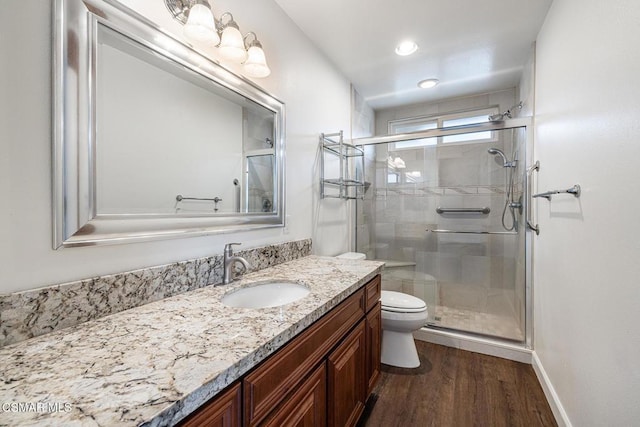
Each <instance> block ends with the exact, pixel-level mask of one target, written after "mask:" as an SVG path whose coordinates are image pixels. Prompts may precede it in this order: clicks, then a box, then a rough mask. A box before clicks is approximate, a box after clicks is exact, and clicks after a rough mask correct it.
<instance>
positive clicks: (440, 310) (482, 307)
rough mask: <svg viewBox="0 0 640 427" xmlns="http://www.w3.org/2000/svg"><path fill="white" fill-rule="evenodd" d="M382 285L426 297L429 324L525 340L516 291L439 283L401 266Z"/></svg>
mask: <svg viewBox="0 0 640 427" xmlns="http://www.w3.org/2000/svg"><path fill="white" fill-rule="evenodd" d="M382 288H383V289H385V290H390V291H398V292H404V293H407V294H410V295H414V296H416V297H418V298H420V299H422V300H424V301H425V302H426V303H427V309H428V311H429V319H428V320H427V325H428V326H436V327H441V328H447V329H455V330H458V331H462V332H472V333H476V334H482V335H488V336H492V337H498V338H503V339H508V340H514V341H524V338H525V336H524V331H523V328H522V327H521V326H520V325H521V322H522V321H521V315H519V314H518V313H517V312H516V310H515V307H516V300H517V298H516V297H515V292H514V291H513V290H507V289H496V288H490V287H489V288H487V287H484V286H479V285H472V284H461V283H452V282H438V281H437V280H435V279H434V278H433V276H430V275H424V274H419V273H417V274H416V273H415V272H413V271H399V270H397V269H389V270H386V271H385V272H384V273H383V278H382Z"/></svg>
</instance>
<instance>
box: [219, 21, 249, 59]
mask: <svg viewBox="0 0 640 427" xmlns="http://www.w3.org/2000/svg"><path fill="white" fill-rule="evenodd" d="M225 17H227V18H229V20H228V21H227V23H226V24H222V25H221V26H220V28H221V30H222V35H221V36H220V45H219V46H218V48H220V55H221V56H222V57H223V58H224V59H227V60H229V61H233V62H242V61H244V60H245V59H247V51H246V49H245V47H244V41H243V40H242V33H240V28H239V27H238V24H236V21H234V20H233V15H232V14H230V13H229V12H225V13H223V14H222V16H221V17H220V21H219V22H220V23H222V20H223V19H224V18H225Z"/></svg>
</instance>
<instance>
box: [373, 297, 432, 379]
mask: <svg viewBox="0 0 640 427" xmlns="http://www.w3.org/2000/svg"><path fill="white" fill-rule="evenodd" d="M381 302H382V363H384V364H385V365H391V366H397V367H400V368H417V367H418V366H420V358H419V357H418V350H417V349H416V343H415V341H414V340H413V332H414V331H417V330H418V329H420V328H421V327H422V326H424V324H425V323H426V322H427V316H428V313H427V305H426V304H425V302H424V301H422V300H421V299H420V298H416V297H414V296H412V295H408V294H403V293H402V292H395V291H382V298H381Z"/></svg>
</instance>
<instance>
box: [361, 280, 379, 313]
mask: <svg viewBox="0 0 640 427" xmlns="http://www.w3.org/2000/svg"><path fill="white" fill-rule="evenodd" d="M381 283H382V281H381V280H380V275H377V276H376V277H374V278H373V279H371V281H370V282H369V283H367V284H366V285H365V287H364V291H365V298H366V300H367V308H366V311H369V310H371V309H372V308H373V307H375V306H376V304H377V303H378V301H380V295H381V294H380V292H381V289H380V286H381Z"/></svg>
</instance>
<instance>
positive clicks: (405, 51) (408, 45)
mask: <svg viewBox="0 0 640 427" xmlns="http://www.w3.org/2000/svg"><path fill="white" fill-rule="evenodd" d="M417 50H418V45H417V44H416V42H414V41H413V40H405V41H403V42H401V43H400V44H399V45H398V46H396V54H397V55H400V56H407V55H411V54H412V53H414V52H415V51H417Z"/></svg>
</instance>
